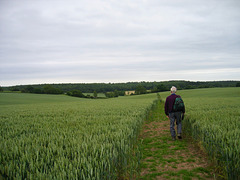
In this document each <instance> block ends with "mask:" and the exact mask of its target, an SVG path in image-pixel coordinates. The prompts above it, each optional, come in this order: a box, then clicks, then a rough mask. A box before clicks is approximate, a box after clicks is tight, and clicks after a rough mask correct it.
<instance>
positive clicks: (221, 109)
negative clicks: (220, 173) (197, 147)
mask: <svg viewBox="0 0 240 180" xmlns="http://www.w3.org/2000/svg"><path fill="white" fill-rule="evenodd" d="M177 94H180V95H181V96H182V98H183V100H184V102H185V106H186V117H187V118H186V119H185V120H184V121H183V122H184V127H185V129H186V130H187V129H188V130H190V133H191V134H192V136H193V137H194V138H196V139H197V140H199V141H201V142H202V145H203V146H204V147H205V148H206V150H207V151H208V153H209V154H210V155H211V156H212V157H214V159H215V161H216V162H218V164H219V166H220V167H223V168H224V173H225V175H226V176H227V177H228V179H238V178H240V88H237V87H235V88H212V89H195V90H185V91H179V92H177ZM168 95H169V92H168V93H166V92H165V93H161V96H162V97H163V98H164V99H165V98H166V96H168Z"/></svg>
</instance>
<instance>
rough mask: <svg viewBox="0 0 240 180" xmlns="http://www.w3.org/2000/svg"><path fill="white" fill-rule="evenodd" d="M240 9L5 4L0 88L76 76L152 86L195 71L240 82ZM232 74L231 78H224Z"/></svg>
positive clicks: (182, 4)
mask: <svg viewBox="0 0 240 180" xmlns="http://www.w3.org/2000/svg"><path fill="white" fill-rule="evenodd" d="M239 7H240V3H239V2H238V1H237V0H229V1H217V0H213V1H207V0H204V1H188V0H183V1H177V0H176V1H175V0H174V1H165V0H161V1H157V0H148V1H145V0H142V1H125V0H124V1H107V0H103V1H86V0H80V1H77V0H71V1H46V0H44V1H30V0H23V1H21V2H20V1H17V0H13V1H11V2H10V1H7V0H3V1H1V2H0V11H1V15H0V62H1V67H0V77H1V79H0V81H1V82H0V85H1V84H3V85H4V84H11V83H10V82H17V81H18V82H19V83H21V82H28V81H27V79H29V83H33V82H32V81H34V80H36V81H39V79H42V80H41V81H49V79H51V81H53V80H54V77H55V80H56V81H57V82H60V81H61V79H65V81H67V80H68V79H67V78H66V77H68V78H69V82H71V81H72V80H73V79H76V80H78V78H77V77H79V76H81V77H82V78H80V79H79V80H81V81H84V80H85V81H88V82H89V81H94V82H96V81H101V79H102V81H113V82H115V81H121V80H122V81H134V80H140V81H141V79H142V80H144V78H146V79H148V80H153V81H154V80H166V79H167V77H169V78H170V77H171V74H174V73H173V72H172V71H176V72H175V75H178V76H179V77H178V78H179V79H184V78H187V75H189V73H192V74H191V78H192V79H193V80H197V79H198V78H199V80H201V76H202V77H205V75H203V74H201V73H199V71H200V70H204V69H205V70H209V71H208V72H210V70H211V71H214V70H215V72H216V73H211V74H212V75H211V76H209V80H217V79H219V78H220V77H223V76H220V75H219V74H220V73H221V74H224V75H225V76H226V77H225V78H224V79H226V78H227V79H239V78H237V76H236V73H235V72H236V71H238V70H239V67H240V64H239V57H240V54H239V49H240V33H239V32H240V22H239V20H238V19H240V13H239V10H238V9H239ZM179 67H180V69H181V72H180V71H179ZM79 69H81V71H79ZM224 69H225V71H224ZM229 69H232V70H233V72H234V73H232V76H231V73H222V72H223V71H224V72H228V71H229ZM220 70H221V71H220ZM194 71H195V72H194ZM141 72H144V73H141ZM99 74H100V75H99ZM120 74H127V75H120ZM195 75H196V76H195ZM31 76H32V77H34V78H29V77H31ZM48 76H49V79H48ZM17 77H18V78H17ZM50 77H52V78H50ZM151 77H152V79H151ZM16 78H17V80H16ZM21 78H22V79H21ZM128 78H129V79H128ZM190 80H191V79H190ZM8 82H9V83H8ZM36 83H37V82H36Z"/></svg>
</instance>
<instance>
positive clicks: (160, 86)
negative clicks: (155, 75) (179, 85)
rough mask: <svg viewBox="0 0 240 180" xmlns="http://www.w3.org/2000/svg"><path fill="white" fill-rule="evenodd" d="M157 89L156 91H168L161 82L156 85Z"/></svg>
mask: <svg viewBox="0 0 240 180" xmlns="http://www.w3.org/2000/svg"><path fill="white" fill-rule="evenodd" d="M157 91H158V92H162V91H168V88H167V87H166V86H165V85H163V84H159V85H158V86H157Z"/></svg>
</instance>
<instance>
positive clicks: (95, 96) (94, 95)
mask: <svg viewBox="0 0 240 180" xmlns="http://www.w3.org/2000/svg"><path fill="white" fill-rule="evenodd" d="M93 97H94V98H95V99H97V91H94V92H93Z"/></svg>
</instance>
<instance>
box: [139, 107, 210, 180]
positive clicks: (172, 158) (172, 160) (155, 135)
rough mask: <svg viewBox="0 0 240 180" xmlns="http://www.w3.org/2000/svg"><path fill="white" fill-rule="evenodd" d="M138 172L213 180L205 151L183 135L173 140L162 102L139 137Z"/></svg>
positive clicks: (157, 176) (158, 176) (149, 175)
mask: <svg viewBox="0 0 240 180" xmlns="http://www.w3.org/2000/svg"><path fill="white" fill-rule="evenodd" d="M139 141H140V142H142V145H141V150H142V153H143V154H142V156H143V157H142V162H141V174H140V177H139V178H137V179H146V180H150V179H160V180H162V179H163V180H164V179H184V180H188V179H204V180H205V179H214V175H213V174H214V173H213V169H212V168H211V164H210V163H209V162H208V159H207V156H206V154H205V153H204V152H203V151H202V150H201V149H200V148H199V147H198V146H197V145H196V143H193V142H192V140H191V139H190V138H189V137H186V136H185V135H184V134H183V139H182V140H178V139H177V140H176V141H173V140H172V138H171V135H170V130H169V120H168V119H167V117H166V116H165V114H164V111H163V103H159V104H158V105H157V107H156V108H154V109H153V110H152V111H151V112H150V114H149V117H148V120H147V122H146V123H145V125H144V127H143V129H142V133H141V135H140V137H139Z"/></svg>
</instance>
